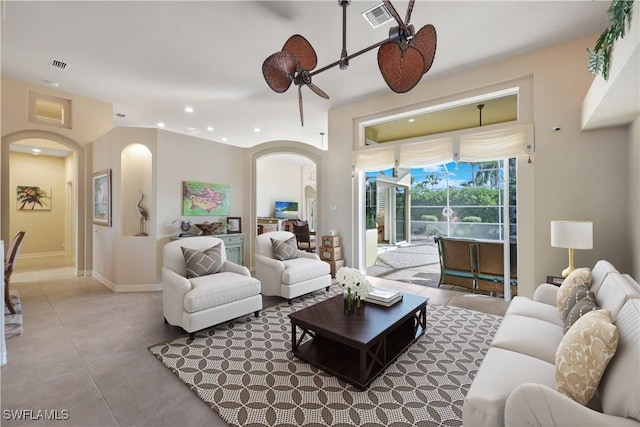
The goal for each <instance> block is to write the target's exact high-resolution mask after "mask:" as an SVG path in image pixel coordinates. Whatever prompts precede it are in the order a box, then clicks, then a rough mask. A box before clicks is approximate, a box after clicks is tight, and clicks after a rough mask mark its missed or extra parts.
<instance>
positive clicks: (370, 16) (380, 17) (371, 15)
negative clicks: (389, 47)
mask: <svg viewBox="0 0 640 427" xmlns="http://www.w3.org/2000/svg"><path fill="white" fill-rule="evenodd" d="M362 16H364V19H366V20H367V22H368V23H369V24H370V25H371V26H372V27H373V28H378V27H379V26H381V25H384V24H386V23H387V22H389V21H392V20H393V17H392V16H391V14H390V13H389V11H388V10H387V8H386V7H385V5H384V4H382V3H380V4H379V5H377V6H376V7H374V8H372V9H369V10H366V11H364V12H362Z"/></svg>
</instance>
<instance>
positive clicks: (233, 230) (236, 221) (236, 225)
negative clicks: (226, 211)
mask: <svg viewBox="0 0 640 427" xmlns="http://www.w3.org/2000/svg"><path fill="white" fill-rule="evenodd" d="M227 233H229V234H237V233H242V218H240V217H239V216H228V217H227Z"/></svg>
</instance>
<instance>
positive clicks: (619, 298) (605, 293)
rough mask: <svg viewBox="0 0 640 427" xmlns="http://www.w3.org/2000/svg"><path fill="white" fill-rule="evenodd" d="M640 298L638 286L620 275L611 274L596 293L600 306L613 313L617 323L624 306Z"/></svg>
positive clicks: (612, 315)
mask: <svg viewBox="0 0 640 427" xmlns="http://www.w3.org/2000/svg"><path fill="white" fill-rule="evenodd" d="M633 298H640V290H639V289H638V288H637V287H636V284H635V283H633V282H632V281H630V280H629V279H627V278H626V277H624V275H622V274H620V273H609V274H607V277H605V279H604V282H603V283H602V286H600V289H598V292H597V293H596V302H597V303H598V306H599V307H601V308H604V309H607V310H609V311H610V312H611V317H612V318H613V320H614V321H615V320H616V318H617V316H618V313H619V312H620V310H621V309H622V306H623V305H624V304H625V303H626V302H627V301H628V300H630V299H633Z"/></svg>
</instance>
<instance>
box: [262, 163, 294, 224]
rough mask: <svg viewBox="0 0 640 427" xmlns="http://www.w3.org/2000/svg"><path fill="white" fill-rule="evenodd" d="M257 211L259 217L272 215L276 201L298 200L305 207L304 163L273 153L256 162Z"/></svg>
mask: <svg viewBox="0 0 640 427" xmlns="http://www.w3.org/2000/svg"><path fill="white" fill-rule="evenodd" d="M256 176H257V177H258V179H257V183H256V212H257V213H258V216H259V217H272V216H273V215H274V208H275V202H276V201H282V202H298V207H299V209H300V214H302V207H303V189H302V165H301V164H299V163H296V162H293V161H292V160H291V156H290V155H287V156H284V157H283V155H280V154H272V155H270V156H264V157H261V158H260V159H258V161H257V164H256Z"/></svg>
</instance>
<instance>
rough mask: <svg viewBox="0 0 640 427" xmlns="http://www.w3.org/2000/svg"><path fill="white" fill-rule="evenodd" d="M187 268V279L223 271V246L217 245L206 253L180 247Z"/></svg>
mask: <svg viewBox="0 0 640 427" xmlns="http://www.w3.org/2000/svg"><path fill="white" fill-rule="evenodd" d="M180 248H181V249H182V255H183V256H184V262H185V264H186V268H187V279H191V278H193V277H200V276H207V275H209V274H214V273H217V272H219V271H220V270H221V269H222V264H223V260H222V245H221V244H217V245H215V246H213V247H211V248H209V249H206V250H204V251H199V250H197V249H190V248H185V247H184V246H181V247H180Z"/></svg>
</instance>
